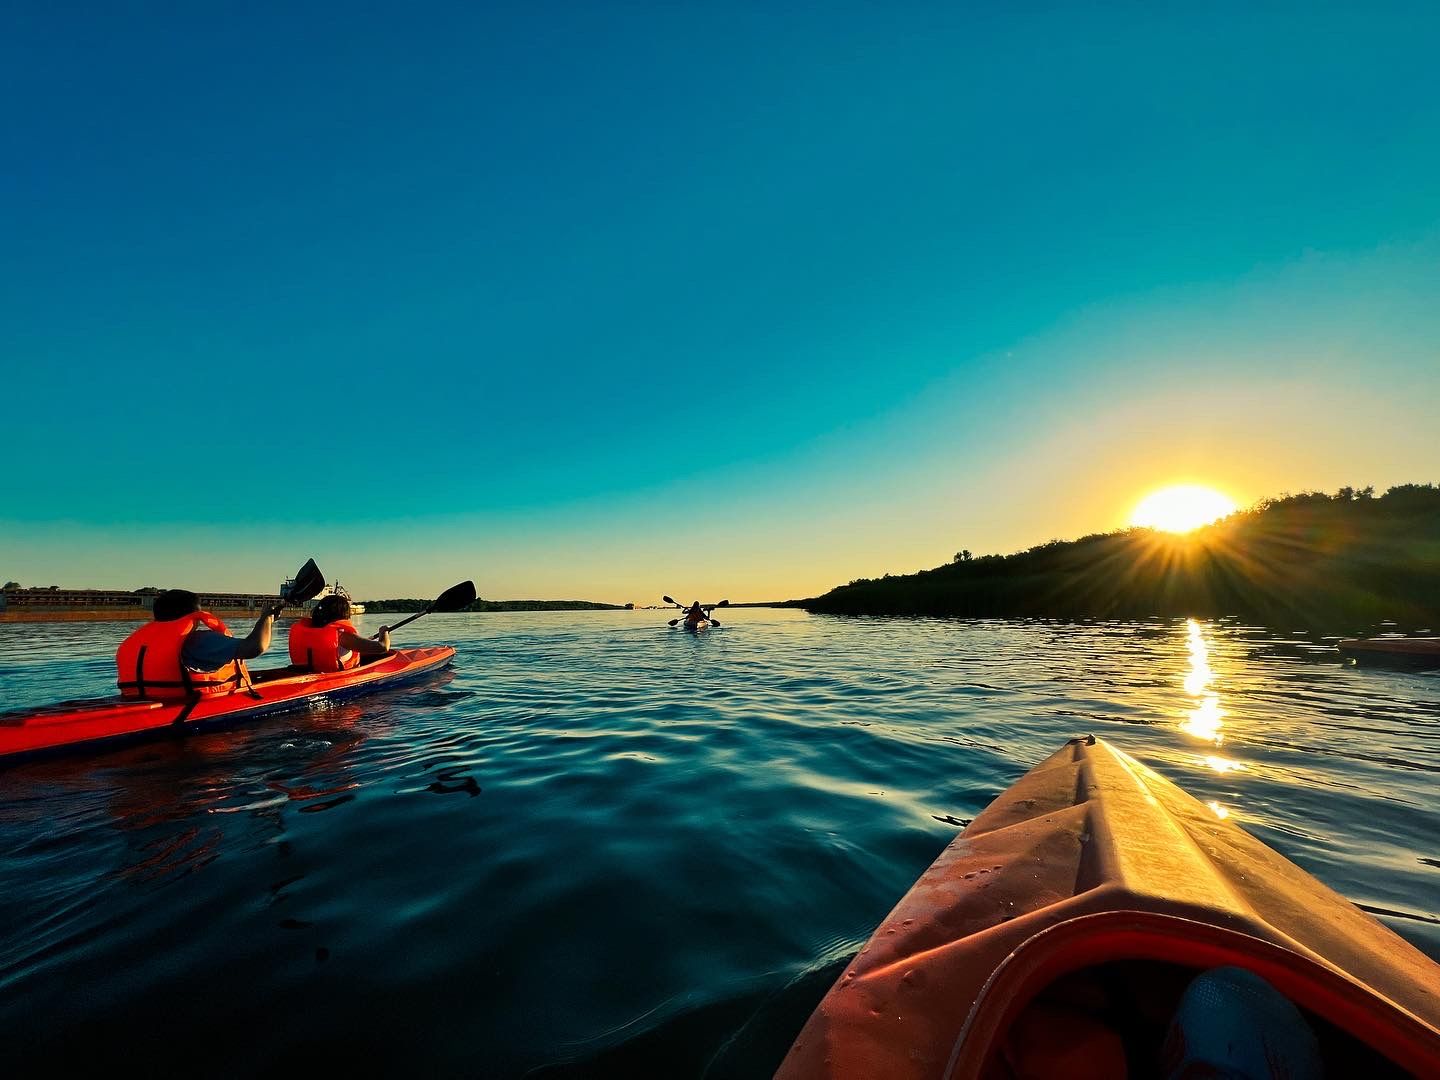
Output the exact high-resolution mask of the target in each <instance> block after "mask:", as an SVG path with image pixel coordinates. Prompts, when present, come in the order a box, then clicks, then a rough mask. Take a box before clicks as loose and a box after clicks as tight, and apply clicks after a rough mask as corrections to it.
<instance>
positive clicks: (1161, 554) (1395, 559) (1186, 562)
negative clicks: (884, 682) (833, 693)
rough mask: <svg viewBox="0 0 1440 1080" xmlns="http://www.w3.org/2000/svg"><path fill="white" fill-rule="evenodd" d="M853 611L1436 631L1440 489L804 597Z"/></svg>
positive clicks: (1334, 498)
mask: <svg viewBox="0 0 1440 1080" xmlns="http://www.w3.org/2000/svg"><path fill="white" fill-rule="evenodd" d="M797 606H800V607H803V608H805V609H807V610H809V611H815V612H827V613H833V614H846V615H941V616H961V617H972V618H1010V617H1047V618H1062V619H1069V618H1097V619H1139V618H1149V617H1153V616H1160V617H1185V616H1192V617H1196V618H1218V617H1221V616H1227V615H1233V616H1238V617H1240V618H1242V619H1246V620H1250V621H1254V622H1257V623H1261V624H1264V625H1268V626H1283V627H1287V628H1289V627H1295V628H1299V627H1304V628H1307V629H1316V630H1327V631H1335V632H1350V631H1355V630H1363V629H1368V628H1372V627H1374V626H1376V625H1378V624H1379V623H1381V622H1382V621H1385V620H1393V621H1394V622H1396V623H1397V624H1399V625H1400V626H1402V627H1409V628H1412V629H1420V628H1429V627H1433V628H1435V629H1437V630H1440V487H1437V486H1436V485H1434V484H1402V485H1399V486H1397V487H1392V488H1390V489H1389V490H1388V491H1386V492H1385V493H1384V494H1383V495H1378V496H1377V495H1376V494H1375V491H1374V489H1373V488H1350V487H1345V488H1341V489H1340V490H1338V491H1336V492H1335V493H1334V494H1326V493H1324V492H1319V491H1309V492H1303V493H1301V494H1298V495H1290V494H1286V495H1282V496H1280V497H1278V498H1273V499H1266V500H1264V501H1263V502H1260V503H1258V504H1256V505H1255V506H1253V507H1251V508H1250V509H1248V510H1243V511H1239V512H1237V513H1234V514H1231V515H1230V516H1229V517H1226V518H1223V519H1222V520H1220V521H1217V522H1215V523H1214V524H1211V525H1208V526H1205V527H1203V528H1200V529H1197V530H1195V531H1194V532H1191V533H1188V534H1185V535H1183V536H1176V535H1172V534H1168V533H1160V532H1156V531H1154V530H1151V529H1143V528H1130V529H1123V530H1119V531H1117V532H1111V533H1099V534H1094V535H1091V536H1084V537H1081V538H1080V539H1078V540H1051V541H1050V542H1048V543H1045V544H1040V545H1037V546H1036V547H1032V548H1029V549H1028V550H1026V551H1021V552H1017V553H1015V554H1012V555H982V556H975V555H973V554H972V553H971V552H970V551H969V550H968V549H962V550H961V551H959V552H958V553H957V554H956V556H955V558H954V560H953V561H952V562H950V563H948V564H946V565H944V566H937V567H935V568H934V569H932V570H922V571H920V572H919V573H915V574H899V575H892V574H886V575H885V576H884V577H881V578H861V579H858V580H856V581H852V582H850V583H849V584H848V585H842V586H840V587H838V588H836V589H832V590H831V591H830V592H828V593H826V594H825V595H823V596H819V597H814V598H811V599H808V600H803V601H799V602H798V605H797Z"/></svg>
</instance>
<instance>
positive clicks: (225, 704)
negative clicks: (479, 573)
mask: <svg viewBox="0 0 1440 1080" xmlns="http://www.w3.org/2000/svg"><path fill="white" fill-rule="evenodd" d="M454 655H455V650H454V649H453V648H451V647H449V646H448V645H447V646H440V647H434V648H425V649H398V650H396V651H395V652H392V653H390V654H389V655H388V656H384V657H381V658H380V659H378V660H375V661H373V662H371V663H367V664H362V665H361V666H360V667H357V668H351V669H350V670H349V671H331V672H319V673H317V672H299V671H296V670H295V669H294V668H278V669H274V670H270V671H257V672H253V673H252V674H251V680H252V682H253V692H252V690H249V689H246V688H243V687H242V688H239V689H237V690H235V692H234V693H230V694H216V695H211V696H206V697H201V698H198V699H196V700H194V701H147V700H143V699H136V698H119V697H116V698H101V699H96V700H90V701H68V702H62V703H60V704H58V705H47V706H43V707H41V708H38V709H24V710H21V711H19V712H10V713H0V761H5V760H10V759H13V758H19V757H29V756H32V755H40V754H49V753H57V752H61V751H66V750H71V749H79V748H86V749H89V748H93V747H96V746H100V745H102V744H110V743H116V742H121V741H124V740H130V739H138V738H142V737H145V736H154V735H161V734H165V733H167V732H174V731H192V730H197V729H202V728H207V727H218V726H220V725H222V724H233V723H241V722H243V721H247V720H251V719H254V718H255V717H257V716H265V715H268V714H271V713H277V712H282V711H284V710H287V709H298V708H304V707H305V705H306V704H308V703H309V702H312V701H316V700H318V699H320V698H326V699H335V698H342V697H350V696H353V695H356V694H363V693H369V692H371V691H373V690H379V689H382V688H386V687H390V686H394V685H396V684H397V683H401V682H405V681H406V680H409V679H413V678H417V677H418V676H420V675H423V674H425V673H426V672H430V671H435V670H438V669H439V668H442V667H444V666H445V665H446V664H448V663H449V662H450V660H451V658H452V657H453V656H454Z"/></svg>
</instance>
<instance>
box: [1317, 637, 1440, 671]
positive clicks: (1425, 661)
mask: <svg viewBox="0 0 1440 1080" xmlns="http://www.w3.org/2000/svg"><path fill="white" fill-rule="evenodd" d="M1339 647H1340V655H1341V656H1347V657H1350V658H1351V659H1354V660H1358V661H1363V662H1366V663H1372V664H1373V663H1383V664H1391V665H1398V666H1405V667H1440V638H1403V637H1378V638H1347V639H1346V640H1344V641H1342V642H1340V646H1339Z"/></svg>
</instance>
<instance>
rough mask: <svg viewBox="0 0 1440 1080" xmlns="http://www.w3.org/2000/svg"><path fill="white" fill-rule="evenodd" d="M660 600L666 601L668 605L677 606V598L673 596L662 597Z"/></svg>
mask: <svg viewBox="0 0 1440 1080" xmlns="http://www.w3.org/2000/svg"><path fill="white" fill-rule="evenodd" d="M660 599H661V600H664V601H665V603H667V604H675V598H674V597H673V596H662V597H661V598H660ZM675 606H676V607H679V606H680V605H679V604H675Z"/></svg>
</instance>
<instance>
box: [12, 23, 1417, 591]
mask: <svg viewBox="0 0 1440 1080" xmlns="http://www.w3.org/2000/svg"><path fill="white" fill-rule="evenodd" d="M122 8H123V10H122ZM681 8H683V9H684V10H680V9H681ZM0 22H3V28H0V146H3V147H4V150H3V157H0V161H3V167H0V357H4V358H5V363H4V371H5V374H4V376H3V379H4V384H3V385H4V387H5V392H4V395H3V401H4V404H5V408H4V419H3V422H0V451H3V455H4V462H5V464H4V467H3V470H0V576H3V577H5V578H6V579H15V580H18V581H20V582H22V583H24V584H27V585H29V584H41V585H43V584H52V583H54V584H61V585H65V586H75V587H87V586H103V587H112V588H135V587H139V586H143V585H159V586H177V587H189V588H194V589H197V590H216V591H218V590H221V589H245V590H252V589H273V588H274V587H275V585H276V584H278V582H279V580H280V579H281V578H282V577H285V576H287V575H288V574H289V573H291V572H293V570H294V569H295V568H296V567H297V566H298V565H299V564H300V563H301V562H303V561H304V559H305V558H306V557H307V556H312V555H313V556H314V557H315V558H316V559H317V561H318V562H319V563H320V566H321V568H322V569H323V570H324V571H325V572H326V574H327V575H328V576H329V577H331V578H332V579H333V578H339V579H340V580H341V581H342V582H344V583H345V584H346V586H347V587H348V588H349V589H350V591H351V592H352V593H353V594H354V595H356V596H358V597H364V598H378V597H389V596H430V595H434V594H436V593H438V592H439V591H440V590H441V589H443V588H445V587H446V586H448V585H450V584H452V583H453V582H454V581H456V580H460V579H463V578H473V579H474V580H475V582H476V584H477V587H478V588H479V591H480V594H481V595H482V596H485V597H492V598H521V597H549V598H560V597H574V598H587V599H597V600H606V601H612V602H625V601H634V602H637V603H641V604H644V603H651V602H658V598H659V596H660V594H661V593H666V592H668V593H671V594H672V595H676V596H677V597H679V598H685V599H693V598H696V597H699V598H701V599H704V600H715V599H719V598H721V597H726V598H729V599H731V600H735V601H741V600H768V599H781V598H787V597H794V596H807V595H814V594H816V593H819V592H821V591H824V590H825V589H827V588H829V587H831V586H833V585H835V584H840V583H843V582H845V581H848V580H850V579H852V578H857V577H869V576H875V575H878V574H881V573H884V572H887V571H890V572H903V571H911V570H915V569H918V568H921V567H928V566H934V565H937V564H939V563H942V562H945V561H948V560H949V559H950V557H951V556H952V555H953V553H954V552H955V551H957V550H958V549H960V548H962V547H963V548H968V549H970V550H972V551H974V552H976V553H977V554H979V553H988V552H1008V551H1013V550H1017V549H1022V548H1025V547H1028V546H1030V545H1032V544H1035V543H1040V542H1044V541H1046V540H1049V539H1052V538H1057V537H1062V538H1063V537H1069V536H1076V535H1081V534H1085V533H1090V532H1096V531H1102V530H1107V529H1112V528H1117V527H1120V526H1123V525H1124V524H1125V523H1126V521H1127V520H1128V516H1129V513H1130V511H1131V510H1132V508H1133V507H1134V505H1135V503H1136V502H1137V501H1138V500H1139V499H1140V498H1141V497H1142V496H1143V495H1144V494H1146V493H1147V492H1149V491H1151V490H1153V489H1155V488H1157V487H1160V486H1163V485H1165V484H1167V483H1172V482H1182V481H1184V482H1195V483H1204V484H1209V485H1213V486H1216V487H1218V488H1220V489H1221V490H1223V491H1225V492H1226V493H1227V494H1229V495H1231V496H1232V497H1233V498H1235V499H1236V500H1237V501H1239V502H1240V503H1242V504H1243V503H1248V502H1251V501H1253V500H1256V499H1259V498H1263V497H1266V496H1270V495H1275V494H1279V493H1280V492H1283V491H1299V490H1308V489H1313V488H1322V489H1334V488H1336V487H1339V486H1341V485H1344V484H1350V485H1355V486H1364V485H1367V484H1373V485H1376V486H1377V487H1380V488H1384V487H1386V486H1389V485H1391V484H1396V483H1404V482H1433V481H1437V480H1440V438H1437V437H1436V434H1435V431H1436V421H1435V418H1436V417H1437V416H1440V66H1437V65H1436V63H1435V56H1436V55H1437V47H1440V7H1436V6H1435V5H1433V4H1431V5H1416V6H1413V7H1401V6H1383V5H1381V6H1377V5H1373V4H1367V5H1363V6H1361V5H1356V6H1355V7H1353V8H1351V9H1349V10H1346V9H1340V8H1326V7H1324V6H1320V5H1307V6H1303V7H1294V8H1288V9H1287V8H1284V7H1281V6H1278V5H1274V6H1271V5H1265V6H1261V5H1245V6H1235V7H1230V6H1225V5H1217V6H1211V5H1207V6H1205V7H1204V9H1203V10H1200V9H1198V8H1197V9H1196V10H1194V11H1189V12H1165V13H1162V12H1157V11H1155V10H1152V9H1150V8H1148V7H1141V6H1134V7H1126V6H1123V5H1096V6H1095V8H1094V10H1090V11H1078V10H1074V9H1073V8H1070V7H1062V6H1055V7H1050V6H1046V5H1034V6H1027V7H1025V8H1024V9H1023V10H1005V11H1002V10H999V8H998V7H996V6H994V5H987V6H985V7H979V6H973V7H969V6H962V5H956V4H935V5H879V4H861V3H843V2H842V3H839V4H835V5H803V6H801V5H796V6H793V7H789V8H787V9H784V10H782V9H781V6H779V5H768V4H758V3H752V4H746V3H740V4H728V5H713V6H706V5H659V4H655V5H646V4H624V5H588V4H587V5H579V4H577V5H555V4H526V5H517V6H514V7H505V6H500V5H493V6H492V5H473V4H456V5H442V4H430V5H400V4H367V5H348V4H347V5H340V4H335V5H326V4H323V3H316V4H310V5H301V6H299V7H296V6H295V5H279V4H274V5H267V4H243V5H241V4H223V3H214V4H206V5H161V4H133V5H123V6H117V5H96V6H95V7H93V8H92V9H90V10H88V11H87V10H85V8H84V7H83V6H82V5H53V4H41V3H34V4H28V3H23V2H15V3H11V4H8V5H6V8H5V11H4V13H3V15H0Z"/></svg>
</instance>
